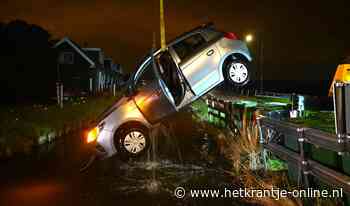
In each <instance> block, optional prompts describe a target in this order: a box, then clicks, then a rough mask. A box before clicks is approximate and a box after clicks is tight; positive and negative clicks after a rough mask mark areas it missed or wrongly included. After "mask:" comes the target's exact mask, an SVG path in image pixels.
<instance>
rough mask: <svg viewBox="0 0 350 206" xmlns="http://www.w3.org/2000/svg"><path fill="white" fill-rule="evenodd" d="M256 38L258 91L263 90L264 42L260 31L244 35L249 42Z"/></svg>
mask: <svg viewBox="0 0 350 206" xmlns="http://www.w3.org/2000/svg"><path fill="white" fill-rule="evenodd" d="M254 39H256V42H257V43H256V59H257V60H256V62H257V64H256V65H257V70H258V72H259V76H260V91H263V86H264V85H263V84H264V83H263V60H264V42H263V38H262V35H261V32H258V33H257V34H256V37H254V35H253V34H247V35H246V36H245V41H246V42H247V43H248V44H249V43H251V42H253V41H254Z"/></svg>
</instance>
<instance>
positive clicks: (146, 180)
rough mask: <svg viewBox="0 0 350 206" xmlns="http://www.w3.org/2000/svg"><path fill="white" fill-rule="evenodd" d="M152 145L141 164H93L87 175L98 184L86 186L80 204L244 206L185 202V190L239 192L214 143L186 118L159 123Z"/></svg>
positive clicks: (136, 161) (138, 161) (225, 201)
mask: <svg viewBox="0 0 350 206" xmlns="http://www.w3.org/2000/svg"><path fill="white" fill-rule="evenodd" d="M151 140H152V146H151V148H150V149H149V151H148V153H147V154H146V155H145V156H143V157H141V158H133V159H128V160H125V159H123V160H120V159H118V157H116V158H114V159H108V160H105V161H102V162H98V163H97V164H96V165H95V167H94V168H93V169H91V170H90V171H89V172H88V173H90V175H91V173H93V175H94V176H96V177H97V181H95V182H91V181H90V182H89V180H87V182H89V183H86V184H90V185H89V186H87V187H85V188H95V190H94V191H91V190H85V191H84V192H83V193H82V194H83V197H82V198H84V199H85V200H86V201H87V202H89V203H90V204H91V203H92V202H95V203H96V204H101V203H102V204H110V203H111V202H118V204H126V205H140V204H142V205H166V204H167V205H215V204H218V203H222V204H223V205H246V204H244V203H243V202H242V200H240V199H233V198H193V197H191V196H190V194H189V193H190V192H189V190H190V189H220V190H221V191H224V188H228V189H234V188H236V189H237V188H239V185H238V184H237V182H238V181H237V179H238V177H234V176H232V175H231V174H230V170H231V165H230V162H229V161H228V160H226V159H225V158H224V157H223V156H221V155H220V153H219V152H218V151H220V150H219V149H218V148H217V147H218V146H217V145H218V144H217V143H216V141H215V138H212V137H210V136H209V135H208V134H207V133H206V132H205V131H204V130H203V129H201V128H200V127H199V125H198V122H195V121H194V120H193V119H192V117H191V115H189V114H186V113H182V114H179V115H177V116H176V117H174V119H172V120H170V121H169V122H164V123H163V124H162V125H160V126H159V127H157V128H156V129H155V130H154V131H152V132H151ZM88 177H89V175H88V174H86V178H88ZM177 187H183V188H185V189H186V190H188V191H187V194H186V195H185V196H184V197H183V198H180V199H179V198H177V197H176V196H175V195H174V190H175V188H177ZM96 191H98V192H96Z"/></svg>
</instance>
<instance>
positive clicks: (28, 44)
mask: <svg viewBox="0 0 350 206" xmlns="http://www.w3.org/2000/svg"><path fill="white" fill-rule="evenodd" d="M51 42H52V41H51V35H50V34H49V32H48V31H46V30H45V29H43V28H42V27H40V26H38V25H33V24H28V23H26V22H25V21H22V20H15V21H11V22H9V23H8V24H4V23H1V24H0V45H2V49H1V51H0V61H1V62H2V64H1V65H2V66H3V68H2V69H1V72H2V74H1V75H0V79H1V88H2V89H4V90H5V92H4V94H5V95H3V96H2V99H4V100H7V101H11V102H17V103H18V102H21V101H28V100H29V101H33V100H42V99H47V98H48V97H50V96H53V95H54V89H55V79H56V69H55V68H56V66H55V65H56V63H55V56H56V55H55V51H54V49H52V43H51Z"/></svg>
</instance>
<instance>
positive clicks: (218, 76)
mask: <svg viewBox="0 0 350 206" xmlns="http://www.w3.org/2000/svg"><path fill="white" fill-rule="evenodd" d="M250 61H251V57H250V54H249V50H248V48H247V46H246V44H245V43H244V42H243V41H240V40H239V39H238V38H237V37H236V35H235V34H234V33H225V32H219V31H217V30H215V29H214V27H213V26H212V25H204V26H201V27H198V28H195V29H193V30H192V31H190V32H187V33H185V34H183V35H181V36H180V37H178V38H176V39H175V40H174V41H172V42H171V43H170V44H168V45H167V48H166V49H162V50H157V51H154V52H153V51H152V52H150V54H149V55H147V56H146V57H145V58H144V59H143V61H141V63H140V64H139V66H138V67H137V68H136V72H134V74H133V75H132V76H131V78H130V80H129V83H128V92H127V94H126V95H125V96H124V97H123V98H121V99H120V100H119V101H118V102H116V103H115V104H114V105H113V106H112V107H111V108H109V109H108V110H107V111H106V112H105V113H104V114H103V115H102V116H101V118H100V120H99V121H98V124H96V125H97V126H96V127H95V128H93V129H92V130H91V131H90V132H89V133H88V135H87V138H86V142H87V143H89V144H95V148H96V152H97V153H98V154H99V155H100V156H103V157H110V156H112V155H114V154H116V153H120V154H123V155H128V156H129V155H131V156H136V155H140V154H142V153H144V152H145V151H146V150H147V148H148V146H149V145H150V139H149V130H150V129H151V128H152V126H154V125H156V124H157V123H159V122H160V121H161V120H162V119H163V118H165V117H167V116H169V115H171V114H173V113H175V112H177V111H178V110H179V109H181V108H182V107H184V106H186V105H188V104H190V103H192V102H193V101H195V100H196V99H198V98H199V97H201V96H203V95H204V94H206V93H207V92H209V91H210V90H211V89H213V88H215V87H216V86H218V85H219V84H220V83H222V82H224V81H228V82H229V83H230V84H232V86H243V85H245V84H247V83H248V81H249V78H250V76H251V73H252V72H251V70H250V68H249V67H248V65H249V62H250Z"/></svg>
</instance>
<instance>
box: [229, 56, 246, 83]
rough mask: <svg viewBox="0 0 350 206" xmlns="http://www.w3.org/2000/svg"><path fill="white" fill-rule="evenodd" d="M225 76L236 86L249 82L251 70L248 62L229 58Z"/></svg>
mask: <svg viewBox="0 0 350 206" xmlns="http://www.w3.org/2000/svg"><path fill="white" fill-rule="evenodd" d="M224 77H225V80H226V81H227V82H229V83H230V84H232V85H234V86H244V85H246V84H247V83H248V82H249V79H250V71H249V67H248V64H247V63H246V62H245V61H243V60H240V59H234V60H229V61H228V62H227V63H226V64H225V68H224Z"/></svg>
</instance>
